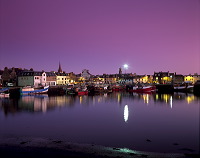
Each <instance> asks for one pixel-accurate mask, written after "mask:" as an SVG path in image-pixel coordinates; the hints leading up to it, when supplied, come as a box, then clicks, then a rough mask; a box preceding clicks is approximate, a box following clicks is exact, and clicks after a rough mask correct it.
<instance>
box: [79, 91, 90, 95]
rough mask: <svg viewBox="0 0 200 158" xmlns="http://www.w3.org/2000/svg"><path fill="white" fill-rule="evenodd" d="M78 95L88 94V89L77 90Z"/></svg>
mask: <svg viewBox="0 0 200 158" xmlns="http://www.w3.org/2000/svg"><path fill="white" fill-rule="evenodd" d="M78 95H88V91H78Z"/></svg>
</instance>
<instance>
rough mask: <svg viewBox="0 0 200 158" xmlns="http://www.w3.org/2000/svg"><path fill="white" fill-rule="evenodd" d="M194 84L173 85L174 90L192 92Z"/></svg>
mask: <svg viewBox="0 0 200 158" xmlns="http://www.w3.org/2000/svg"><path fill="white" fill-rule="evenodd" d="M193 88H194V86H193V85H177V86H174V91H175V92H192V91H193Z"/></svg>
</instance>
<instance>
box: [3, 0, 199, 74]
mask: <svg viewBox="0 0 200 158" xmlns="http://www.w3.org/2000/svg"><path fill="white" fill-rule="evenodd" d="M59 62H60V63H61V66H62V69H63V71H66V72H74V73H80V72H81V71H82V70H83V69H88V70H89V72H90V73H92V74H103V73H107V74H112V73H118V69H119V68H120V67H122V66H123V64H128V65H129V68H128V70H126V72H127V73H131V72H132V73H137V74H153V73H154V71H156V72H157V71H170V72H177V73H179V74H185V75H186V74H189V73H191V74H193V73H199V74H200V0H0V69H1V70H2V69H4V67H9V68H11V67H18V68H27V69H30V68H33V69H34V70H39V71H40V70H44V71H57V70H58V64H59ZM123 71H124V70H123Z"/></svg>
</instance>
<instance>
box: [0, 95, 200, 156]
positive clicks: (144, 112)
mask: <svg viewBox="0 0 200 158" xmlns="http://www.w3.org/2000/svg"><path fill="white" fill-rule="evenodd" d="M199 106H200V98H199V97H197V96H194V95H193V94H185V93H174V94H173V95H172V94H138V93H111V94H102V95H96V96H50V97H48V96H47V95H36V96H23V97H21V98H20V99H9V98H0V124H1V129H0V137H21V136H31V137H46V138H57V139H65V140H67V141H73V142H80V143H95V144H100V145H105V146H115V147H127V148H130V149H136V150H146V151H156V152H183V153H198V152H199ZM147 140H148V141H147ZM149 140H150V141H149Z"/></svg>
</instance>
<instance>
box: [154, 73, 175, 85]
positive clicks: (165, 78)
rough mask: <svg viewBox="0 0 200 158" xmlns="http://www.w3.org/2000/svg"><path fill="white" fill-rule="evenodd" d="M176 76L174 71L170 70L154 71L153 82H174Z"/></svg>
mask: <svg viewBox="0 0 200 158" xmlns="http://www.w3.org/2000/svg"><path fill="white" fill-rule="evenodd" d="M173 77H174V73H169V71H168V72H162V71H161V72H154V75H153V83H157V84H169V83H172V81H173Z"/></svg>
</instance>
